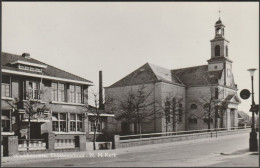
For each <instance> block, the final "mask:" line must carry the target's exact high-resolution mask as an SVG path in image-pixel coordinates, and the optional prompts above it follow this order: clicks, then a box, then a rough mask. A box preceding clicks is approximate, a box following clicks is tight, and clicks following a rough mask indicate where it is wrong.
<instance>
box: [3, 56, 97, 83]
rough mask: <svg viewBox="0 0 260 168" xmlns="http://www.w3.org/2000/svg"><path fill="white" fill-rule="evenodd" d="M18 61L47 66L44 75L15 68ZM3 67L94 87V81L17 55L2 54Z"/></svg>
mask: <svg viewBox="0 0 260 168" xmlns="http://www.w3.org/2000/svg"><path fill="white" fill-rule="evenodd" d="M17 61H22V62H23V63H26V64H34V65H38V66H45V67H46V68H43V69H42V73H41V72H35V71H28V70H23V69H19V68H17V66H13V64H12V63H13V62H17ZM1 67H2V69H6V70H12V71H17V72H25V73H29V74H38V75H39V74H42V75H44V76H49V77H58V78H62V79H69V80H73V81H81V82H86V83H89V84H90V85H93V84H92V83H93V82H92V81H89V80H87V79H84V78H82V77H79V76H77V75H74V74H71V73H69V72H66V71H64V70H61V69H59V68H56V67H53V66H51V65H48V64H45V63H43V62H40V61H38V60H36V59H33V58H25V57H22V56H21V55H16V54H10V53H5V52H2V53H1Z"/></svg>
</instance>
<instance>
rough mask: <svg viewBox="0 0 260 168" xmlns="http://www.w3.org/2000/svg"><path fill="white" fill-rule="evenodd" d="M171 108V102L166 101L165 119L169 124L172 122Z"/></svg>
mask: <svg viewBox="0 0 260 168" xmlns="http://www.w3.org/2000/svg"><path fill="white" fill-rule="evenodd" d="M170 108H171V103H170V101H166V102H165V118H166V121H167V122H168V123H169V122H170Z"/></svg>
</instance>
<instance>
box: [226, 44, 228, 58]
mask: <svg viewBox="0 0 260 168" xmlns="http://www.w3.org/2000/svg"><path fill="white" fill-rule="evenodd" d="M226 57H228V46H226Z"/></svg>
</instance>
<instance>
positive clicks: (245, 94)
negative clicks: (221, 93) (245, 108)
mask: <svg viewBox="0 0 260 168" xmlns="http://www.w3.org/2000/svg"><path fill="white" fill-rule="evenodd" d="M240 97H241V98H242V99H244V100H245V99H248V98H249V97H250V92H249V90H247V89H243V90H242V91H241V92H240Z"/></svg>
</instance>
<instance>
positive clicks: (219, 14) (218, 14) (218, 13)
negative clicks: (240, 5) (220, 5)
mask: <svg viewBox="0 0 260 168" xmlns="http://www.w3.org/2000/svg"><path fill="white" fill-rule="evenodd" d="M220 12H221V11H220V9H219V10H218V16H219V19H220Z"/></svg>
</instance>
